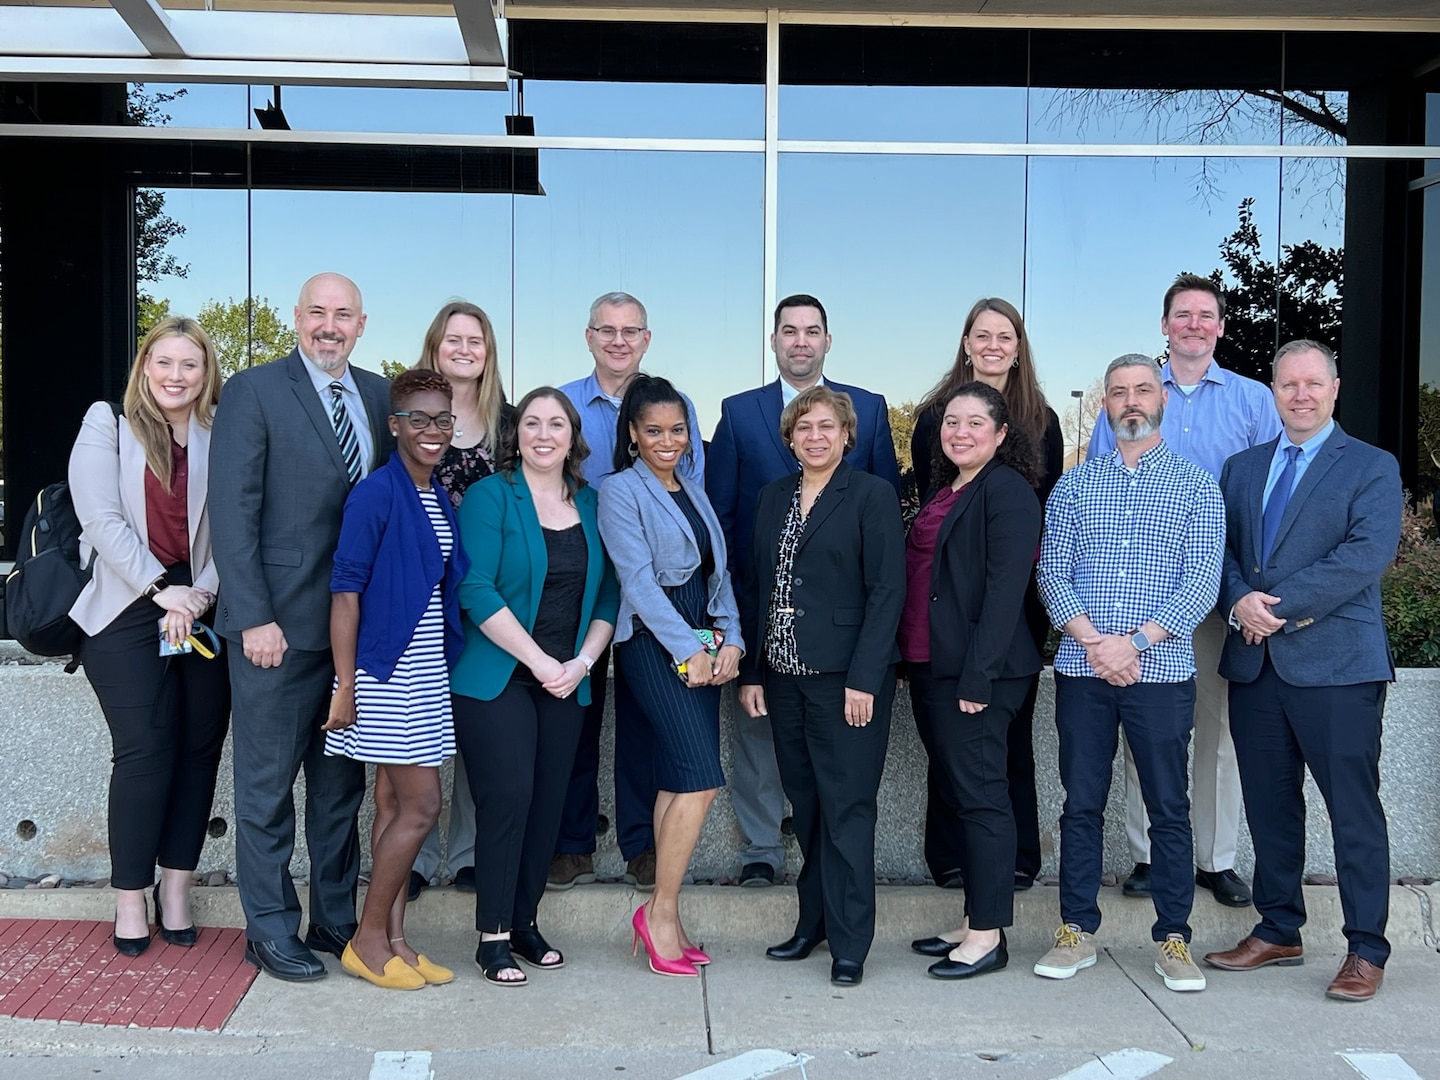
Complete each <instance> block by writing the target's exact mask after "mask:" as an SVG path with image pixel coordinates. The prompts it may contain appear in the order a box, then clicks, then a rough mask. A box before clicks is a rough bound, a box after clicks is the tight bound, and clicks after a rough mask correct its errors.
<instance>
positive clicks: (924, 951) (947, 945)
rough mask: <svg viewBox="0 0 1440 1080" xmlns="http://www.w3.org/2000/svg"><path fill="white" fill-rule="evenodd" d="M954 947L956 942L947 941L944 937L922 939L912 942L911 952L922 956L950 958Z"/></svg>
mask: <svg viewBox="0 0 1440 1080" xmlns="http://www.w3.org/2000/svg"><path fill="white" fill-rule="evenodd" d="M954 947H955V942H953V941H946V940H945V939H944V938H943V937H922V938H916V939H915V940H914V941H912V942H910V951H911V952H917V953H919V954H920V955H921V956H949V955H950V950H951V949H953V948H954Z"/></svg>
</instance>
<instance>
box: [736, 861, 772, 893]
mask: <svg viewBox="0 0 1440 1080" xmlns="http://www.w3.org/2000/svg"><path fill="white" fill-rule="evenodd" d="M740 884H741V885H742V886H744V887H745V888H747V889H750V888H763V887H764V886H766V885H774V884H775V868H774V867H772V866H771V865H770V864H769V863H763V862H752V863H746V864H745V865H744V866H742V867H741V868H740Z"/></svg>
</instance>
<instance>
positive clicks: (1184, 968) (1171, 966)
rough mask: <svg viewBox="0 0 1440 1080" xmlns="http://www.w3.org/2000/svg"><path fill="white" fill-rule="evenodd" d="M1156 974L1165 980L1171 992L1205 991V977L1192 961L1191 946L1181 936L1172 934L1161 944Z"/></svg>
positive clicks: (1157, 957) (1157, 956) (1156, 960)
mask: <svg viewBox="0 0 1440 1080" xmlns="http://www.w3.org/2000/svg"><path fill="white" fill-rule="evenodd" d="M1155 974H1156V975H1159V976H1161V977H1162V978H1164V980H1165V985H1166V987H1168V988H1169V989H1171V990H1180V991H1186V990H1204V989H1205V976H1204V975H1202V974H1201V973H1200V969H1199V968H1198V967H1196V966H1195V961H1194V960H1191V959H1190V946H1189V945H1187V944H1185V939H1184V938H1183V937H1181V936H1180V935H1179V934H1171V935H1169V936H1168V937H1167V938H1166V939H1165V940H1164V941H1162V942H1160V952H1159V954H1158V955H1156V957H1155Z"/></svg>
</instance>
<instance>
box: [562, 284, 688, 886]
mask: <svg viewBox="0 0 1440 1080" xmlns="http://www.w3.org/2000/svg"><path fill="white" fill-rule="evenodd" d="M585 345H586V346H587V347H588V348H589V350H590V355H591V356H593V357H594V358H595V370H594V371H592V372H591V373H590V374H589V375H587V376H586V377H585V378H583V379H577V380H575V381H574V382H568V383H566V384H565V385H564V386H562V387H560V391H561V393H563V394H564V395H565V396H566V397H568V398H569V399H570V401H571V403H572V404H573V405H574V406H575V408H576V410H577V411H578V412H579V413H580V427H581V431H582V432H583V434H584V436H585V442H586V443H587V444H589V447H590V456H589V457H588V458H586V459H585V461H584V463H583V465H582V466H581V468H582V469H584V472H585V480H586V482H588V483H590V484H593V485H594V486H595V487H596V488H599V487H600V486H601V485H602V484H604V482H605V480H606V478H607V477H609V476H610V475H611V474H612V473H613V472H614V471H615V470H614V468H613V467H612V465H611V462H612V459H613V458H614V456H615V438H616V435H615V426H616V423H617V422H618V420H619V417H620V400H621V398H622V397H624V395H625V388H626V387H627V386H628V385H629V384H630V380H631V379H632V378H634V377H635V375H636V373H637V372H639V370H640V361H641V360H642V359H643V358H644V356H645V351H646V350H647V349H648V348H649V347H650V329H649V321H648V319H647V317H646V314H645V305H644V304H642V303H640V301H639V300H637V299H635V297H633V296H631V295H630V294H629V293H623V292H610V293H605V294H604V295H603V296H600V297H597V298H596V300H595V302H594V303H593V304H591V305H590V321H589V322H588V323H587V324H586V326H585ZM681 396H682V397H685V411H686V414H687V417H688V419H689V422H690V452H689V453H688V454H686V455H685V457H684V458H683V459H682V460H681V462H680V465H679V466H678V467H679V469H680V471H681V472H682V473H684V474H685V476H686V477H687V478H689V479H691V480H693V481H695V483H697V484H703V483H704V481H705V447H704V444H703V443H702V442H701V440H700V425H699V423H698V422H697V421H696V418H695V405H694V403H693V402H692V401H691V400H690V398H689V397H686V396H685V395H684V394H682V395H681ZM609 662H610V650H609V649H608V648H607V649H606V650H605V651H604V652H602V653H601V654H600V656H599V657H598V658H597V659H596V661H595V666H594V668H593V670H592V673H591V676H590V687H591V689H590V706H589V708H587V709H586V710H585V726H584V727H583V728H582V729H581V732H580V747H579V749H578V750H577V751H576V752H575V766H574V769H573V770H572V772H571V774H570V790H569V793H568V795H567V796H566V799H565V812H564V816H563V818H562V820H561V822H560V839H559V840H558V841H557V842H556V845H555V857H554V859H553V860H552V861H551V863H550V875H549V878H548V880H547V883H546V887H547V888H550V889H568V888H570V887H571V886H572V885H584V884H587V883H589V882H592V881H594V880H595V862H594V854H595V833H596V830H597V825H598V821H599V816H600V788H599V776H600V727H601V721H602V720H603V718H604V715H605V684H606V681H607V674H608V671H607V669H608V667H609ZM614 687H615V818H616V822H615V825H616V836H617V839H618V840H619V845H620V854H621V856H623V857H624V859H625V861H626V865H625V880H626V881H627V882H628V883H629V884H631V885H634V886H636V887H637V888H640V889H653V888H654V887H655V831H654V827H653V818H654V810H655V794H656V788H655V777H654V769H653V767H652V764H651V754H652V745H653V739H652V737H651V735H650V729H649V724H648V722H647V721H646V720H645V717H644V714H643V713H641V711H640V708H639V706H638V705H636V704H635V701H634V699H633V698H632V697H631V696H630V693H629V691H628V690H627V689H626V687H625V683H624V681H623V679H622V678H621V676H620V669H619V668H618V667H617V668H616V669H615V683H614Z"/></svg>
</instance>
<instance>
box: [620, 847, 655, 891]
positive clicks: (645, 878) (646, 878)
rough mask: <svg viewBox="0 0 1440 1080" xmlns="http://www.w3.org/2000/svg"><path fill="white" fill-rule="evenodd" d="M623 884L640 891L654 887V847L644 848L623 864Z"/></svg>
mask: <svg viewBox="0 0 1440 1080" xmlns="http://www.w3.org/2000/svg"><path fill="white" fill-rule="evenodd" d="M625 884H627V885H634V886H635V888H637V889H638V890H640V891H641V892H649V891H650V890H651V889H653V888H655V849H654V848H646V849H645V850H644V851H642V852H641V853H640V854H639V855H636V856H635V857H634V858H633V859H631V860H630V861H629V862H628V863H626V864H625Z"/></svg>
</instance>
